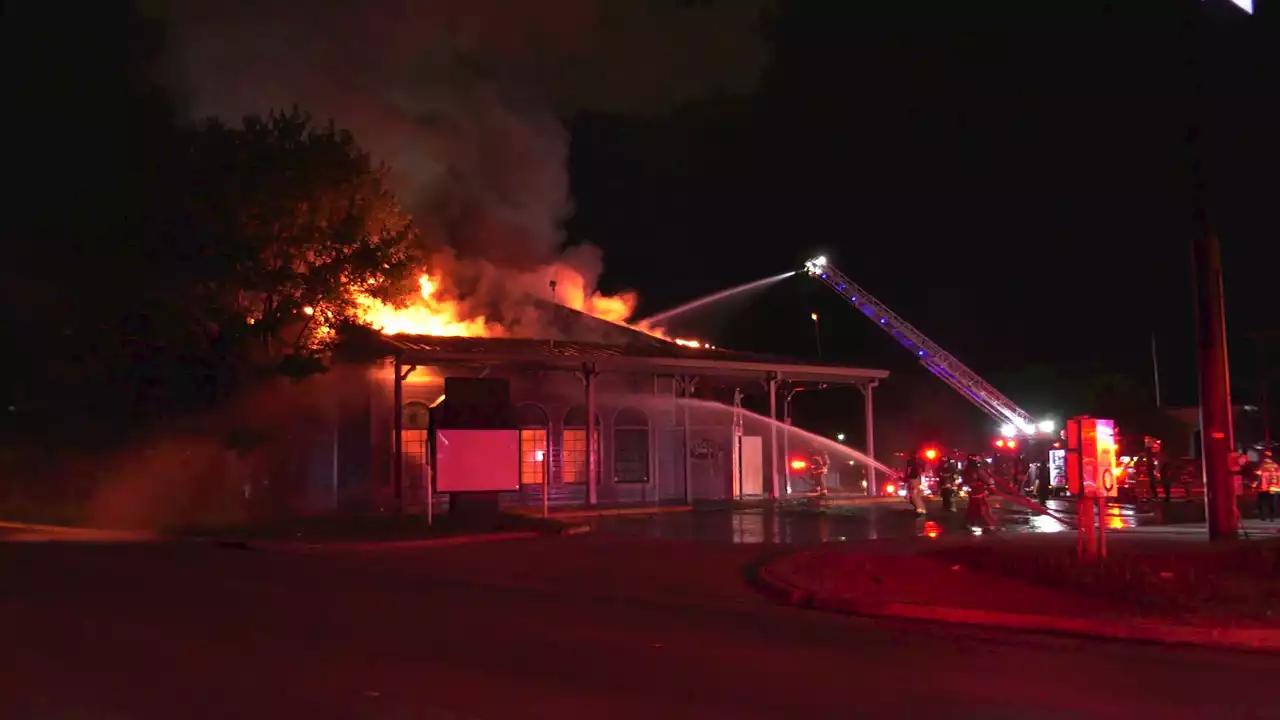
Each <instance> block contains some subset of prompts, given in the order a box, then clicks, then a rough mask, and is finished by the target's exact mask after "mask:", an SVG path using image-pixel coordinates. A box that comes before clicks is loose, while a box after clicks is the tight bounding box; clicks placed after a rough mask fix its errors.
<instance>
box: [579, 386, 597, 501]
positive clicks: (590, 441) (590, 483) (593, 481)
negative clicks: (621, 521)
mask: <svg viewBox="0 0 1280 720" xmlns="http://www.w3.org/2000/svg"><path fill="white" fill-rule="evenodd" d="M598 374H599V373H597V372H596V366H595V365H594V364H592V363H583V365H582V384H583V385H584V386H586V390H587V504H588V505H595V504H596V496H597V493H598V492H599V488H598V487H597V485H598V483H599V481H600V452H599V445H598V444H599V442H600V435H599V431H598V429H597V428H596V382H595V379H596V375H598Z"/></svg>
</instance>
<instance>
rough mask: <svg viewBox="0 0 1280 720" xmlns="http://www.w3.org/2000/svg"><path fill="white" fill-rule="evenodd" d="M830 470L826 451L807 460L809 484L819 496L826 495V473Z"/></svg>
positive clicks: (828, 456) (829, 460)
mask: <svg viewBox="0 0 1280 720" xmlns="http://www.w3.org/2000/svg"><path fill="white" fill-rule="evenodd" d="M830 469H831V456H830V455H828V454H827V451H826V450H823V451H821V452H818V453H816V454H815V455H814V456H813V457H812V458H811V459H810V460H809V482H811V483H812V484H813V489H814V491H816V492H817V493H818V495H819V496H825V495H826V494H827V471H828V470H830Z"/></svg>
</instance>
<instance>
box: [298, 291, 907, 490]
mask: <svg viewBox="0 0 1280 720" xmlns="http://www.w3.org/2000/svg"><path fill="white" fill-rule="evenodd" d="M533 307H534V309H535V310H536V311H537V312H538V313H539V314H540V317H541V323H542V325H543V329H542V331H541V334H542V335H543V337H544V338H546V339H539V338H531V337H511V336H509V335H505V336H504V335H501V334H498V336H495V337H475V336H467V335H468V333H465V332H456V333H453V334H452V336H443V335H418V334H409V333H395V334H391V333H387V332H382V333H378V332H374V331H360V332H355V333H352V334H351V335H350V336H349V337H347V338H346V340H345V342H344V343H343V346H342V350H341V351H340V353H339V354H338V356H337V359H336V362H340V363H344V364H348V365H350V364H353V363H354V364H359V366H361V367H363V368H365V369H364V370H363V371H361V372H360V373H359V374H358V375H357V376H356V377H359V378H361V379H362V380H360V381H359V382H361V383H362V387H361V388H360V392H358V393H354V394H353V393H344V394H343V398H342V400H341V401H340V402H336V403H335V404H337V405H340V406H341V407H336V408H335V410H336V412H335V413H334V415H333V417H336V418H338V420H337V423H336V426H335V427H334V428H333V429H332V431H331V432H329V433H327V434H326V435H324V436H323V438H322V439H320V440H318V441H317V442H313V443H310V444H309V445H308V454H309V455H311V459H310V460H308V461H306V462H305V463H303V465H302V466H303V467H306V468H307V472H306V473H304V475H305V477H301V478H298V479H297V480H295V481H294V482H295V487H294V489H293V491H292V492H291V493H290V495H291V497H292V500H291V503H292V504H293V505H294V507H292V508H291V510H293V511H304V512H324V511H328V510H331V509H335V508H343V509H359V508H373V509H381V510H390V509H394V508H399V509H404V510H409V511H412V510H414V509H415V508H424V507H425V506H427V504H428V501H430V503H431V506H432V507H433V508H434V510H435V511H436V512H438V511H440V510H441V509H443V508H444V507H446V506H447V505H448V502H449V497H451V495H450V493H448V492H445V491H443V490H442V489H441V484H440V480H441V478H440V477H438V475H437V472H436V471H437V469H438V468H437V463H436V462H435V460H434V459H433V458H436V457H437V456H439V451H440V448H439V447H438V446H437V445H438V441H439V439H440V438H441V437H443V436H442V435H441V434H440V430H441V428H440V426H441V423H440V421H439V417H438V416H439V413H440V412H442V411H444V410H448V409H450V408H452V409H453V410H454V411H455V412H457V411H458V410H459V407H458V405H455V403H459V404H460V403H468V402H471V401H470V400H467V399H466V398H455V399H453V400H451V398H450V394H449V393H448V392H446V385H447V384H449V383H450V382H454V383H457V382H458V381H464V382H465V380H466V379H484V380H488V381H497V382H496V383H494V384H493V387H494V388H497V390H496V392H497V394H498V395H499V396H501V397H499V398H498V399H496V400H494V403H496V405H495V407H497V409H496V410H492V412H490V411H486V410H483V409H481V410H480V411H479V412H481V414H484V413H485V412H489V414H490V415H493V416H494V417H500V418H501V419H500V420H499V421H498V426H501V427H504V428H506V429H508V430H509V431H510V437H511V440H510V443H511V447H512V454H511V455H510V463H509V464H510V467H506V465H507V464H508V463H507V462H506V461H502V463H501V467H499V469H498V471H497V472H498V473H499V474H502V475H504V478H503V479H502V480H501V482H500V483H499V484H500V485H503V486H504V488H505V489H504V491H502V492H499V493H497V495H498V502H499V503H500V504H501V505H502V506H505V507H511V508H515V507H521V506H525V507H538V506H541V505H543V504H546V505H550V506H580V505H587V506H590V505H597V504H602V505H611V504H631V503H646V502H648V503H651V502H661V501H676V502H692V501H695V500H714V499H729V498H746V497H779V496H782V495H785V494H786V493H787V492H788V491H789V483H788V482H787V480H786V463H787V462H788V458H787V456H786V454H787V451H786V450H785V446H786V440H785V438H784V437H780V436H783V435H785V433H784V432H780V428H779V427H778V425H776V424H774V423H771V422H770V421H769V420H768V418H767V417H765V416H763V413H762V414H760V415H757V414H755V413H749V412H745V411H742V410H741V409H740V402H739V401H740V399H742V398H744V397H751V396H754V398H755V399H756V400H757V401H761V400H762V398H763V401H762V402H759V404H760V405H761V406H768V407H769V408H770V412H771V413H773V414H774V416H775V417H776V415H777V412H776V410H777V409H778V407H777V400H776V399H777V398H779V397H781V396H782V395H783V392H784V390H785V388H786V387H787V386H788V385H792V384H797V383H815V384H816V383H822V384H824V385H828V386H849V385H853V386H857V387H859V388H861V389H862V390H863V391H864V395H865V398H866V402H867V416H868V418H869V417H870V400H871V392H872V388H873V387H874V386H875V384H876V383H877V382H878V381H879V380H881V379H883V378H885V377H887V376H888V373H887V372H885V371H881V370H866V369H855V368H847V367H837V366H829V365H812V364H806V363H802V362H799V361H795V360H788V359H785V358H778V357H773V356H766V355H758V354H752V353H744V352H734V351H728V350H722V349H718V348H711V347H706V346H699V347H693V346H692V343H676V342H674V341H672V340H668V339H664V338H662V337H657V336H655V335H654V334H650V333H649V332H645V331H642V330H639V329H636V328H632V327H628V326H625V325H622V324H618V323H615V322H610V321H608V320H604V319H601V318H598V317H594V316H592V315H588V314H587V313H584V312H581V311H578V310H575V309H572V308H568V307H565V306H563V305H557V304H554V303H550V302H546V301H537V302H535V303H534V305H533ZM470 334H472V335H474V334H477V333H470ZM491 334H496V333H491ZM770 391H773V393H774V395H773V398H774V401H773V402H769V401H768V398H769V392H770ZM707 398H712V399H707ZM490 399H491V400H493V398H490ZM859 409H861V408H859ZM462 410H464V411H467V412H471V410H467V408H462ZM589 419H590V420H589ZM297 466H298V465H297V464H296V463H295V467H297ZM477 472H481V471H477ZM483 472H493V470H492V468H490V469H489V470H485V471H483ZM299 482H300V484H298V483H299ZM433 487H434V488H436V493H435V494H432V495H428V492H429V491H428V489H429V488H433Z"/></svg>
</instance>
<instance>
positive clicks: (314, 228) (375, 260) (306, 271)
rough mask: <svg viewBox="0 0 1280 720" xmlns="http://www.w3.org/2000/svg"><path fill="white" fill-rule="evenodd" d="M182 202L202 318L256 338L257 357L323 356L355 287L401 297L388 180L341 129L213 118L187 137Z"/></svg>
mask: <svg viewBox="0 0 1280 720" xmlns="http://www.w3.org/2000/svg"><path fill="white" fill-rule="evenodd" d="M190 158H191V163H192V165H191V168H190V170H189V173H188V174H189V176H190V177H192V178H196V179H197V180H196V183H197V184H196V189H195V192H193V193H192V194H191V196H190V198H189V199H188V202H189V212H188V217H189V218H190V219H191V220H192V221H193V222H190V223H189V225H190V227H191V231H192V232H194V233H197V234H199V235H200V236H201V237H200V240H199V244H200V246H201V247H202V253H201V255H202V257H203V261H202V262H203V263H204V271H205V273H206V275H205V277H203V278H201V282H200V283H199V284H198V287H199V288H200V293H199V296H200V297H199V300H200V305H201V306H202V307H203V308H205V309H206V312H207V313H209V316H208V317H207V318H206V320H207V321H208V322H210V323H212V324H213V325H214V326H216V327H217V328H218V330H219V331H220V332H222V333H228V334H231V335H234V336H236V337H238V338H245V339H249V338H252V339H254V340H257V341H259V342H258V343H257V345H258V347H257V348H255V349H256V350H259V351H260V352H258V353H256V354H257V355H258V356H259V357H261V356H262V353H265V354H266V356H267V357H270V358H274V359H278V357H279V356H280V355H281V354H282V353H283V354H284V355H286V356H288V355H302V356H307V355H314V354H315V353H316V352H319V351H323V350H325V349H327V347H328V345H329V343H330V341H331V339H332V332H331V329H332V327H333V326H334V324H335V323H340V322H342V321H344V320H349V319H351V318H352V316H353V313H354V311H355V309H356V305H355V294H354V291H355V290H357V289H358V290H359V291H361V292H364V293H366V294H369V295H372V296H374V297H380V298H384V299H385V298H391V297H402V296H404V295H405V294H406V288H407V287H409V283H410V282H411V280H412V273H413V270H414V267H415V264H416V260H417V256H416V254H415V252H414V250H413V248H414V243H413V239H414V230H413V227H412V223H411V221H410V218H409V216H408V214H407V213H406V212H405V211H404V210H403V209H402V208H401V207H400V204H399V202H398V201H397V199H396V197H395V195H394V193H393V192H392V191H391V189H390V186H389V180H388V169H387V168H386V167H385V166H379V165H375V164H373V162H372V161H371V159H370V157H369V155H368V154H367V153H365V152H364V151H362V150H361V149H360V147H359V146H358V145H357V144H356V142H355V139H354V138H353V137H352V135H351V134H350V133H349V132H346V131H344V130H339V129H337V128H335V126H334V125H333V124H332V123H330V124H329V125H327V126H320V127H317V126H316V125H315V124H314V123H313V122H312V118H311V116H310V115H308V114H306V113H304V112H302V111H300V110H298V109H297V108H294V109H293V110H292V111H290V112H272V113H270V114H268V115H266V116H265V117H258V116H251V117H248V118H245V120H244V122H243V124H241V125H240V126H238V127H230V126H228V125H226V124H224V123H222V122H219V121H217V120H209V121H206V122H205V123H202V124H201V125H200V126H199V127H197V128H196V129H194V130H193V131H192V133H191V150H190Z"/></svg>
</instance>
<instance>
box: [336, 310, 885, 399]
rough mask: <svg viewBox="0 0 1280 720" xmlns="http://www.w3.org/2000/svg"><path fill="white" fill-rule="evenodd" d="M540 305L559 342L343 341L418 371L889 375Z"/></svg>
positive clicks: (349, 336) (364, 335)
mask: <svg viewBox="0 0 1280 720" xmlns="http://www.w3.org/2000/svg"><path fill="white" fill-rule="evenodd" d="M545 305H546V306H547V307H544V308H541V309H542V310H544V311H545V312H546V313H547V315H546V318H547V322H546V324H547V325H548V328H547V333H548V334H554V335H556V336H557V339H535V338H512V337H496V338H483V337H441V336H434V335H382V334H380V333H377V332H374V331H371V330H368V329H364V328H357V329H354V330H353V331H352V332H350V333H346V334H345V335H346V342H347V343H349V344H350V343H353V344H354V345H356V346H359V347H360V351H361V352H359V354H360V355H365V354H367V353H372V354H373V355H374V356H378V357H390V356H397V357H399V358H400V359H401V360H402V361H403V362H405V363H412V364H421V365H429V364H432V363H444V362H458V363H482V364H513V365H521V366H525V367H543V368H552V369H576V368H580V367H581V366H582V364H583V363H592V364H594V365H595V366H596V367H597V368H598V369H600V370H615V371H626V372H646V373H660V374H692V375H721V376H750V377H755V378H759V379H763V378H764V376H765V375H767V374H768V373H777V374H778V375H779V377H780V378H781V379H787V380H810V381H818V382H835V383H856V382H866V381H870V380H879V379H883V378H886V377H888V376H889V373H888V372H887V371H885V370H871V369H863V368H850V367H843V366H837V365H826V364H819V365H814V364H811V363H807V362H804V361H801V360H796V359H793V358H785V357H779V356H775V355H766V354H762V353H751V352H741V351H736V350H723V349H720V348H705V347H696V348H695V347H687V346H684V345H679V344H677V343H674V342H670V341H667V340H663V339H661V338H657V337H653V336H652V335H648V334H646V333H643V332H640V331H638V330H635V329H632V328H629V327H625V326H622V325H617V324H614V323H611V322H608V321H606V320H601V319H599V318H595V317H592V316H590V315H587V314H585V313H582V312H578V311H577V310H572V309H570V308H566V307H563V306H560V305H554V304H552V303H545Z"/></svg>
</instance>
